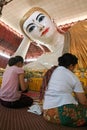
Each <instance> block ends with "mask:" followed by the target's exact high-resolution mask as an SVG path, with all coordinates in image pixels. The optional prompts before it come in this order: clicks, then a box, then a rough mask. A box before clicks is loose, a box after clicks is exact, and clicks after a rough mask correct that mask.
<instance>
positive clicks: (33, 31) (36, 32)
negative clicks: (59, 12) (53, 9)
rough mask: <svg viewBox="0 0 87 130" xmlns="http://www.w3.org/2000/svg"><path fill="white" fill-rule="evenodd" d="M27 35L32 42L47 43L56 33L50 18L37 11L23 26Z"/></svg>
mask: <svg viewBox="0 0 87 130" xmlns="http://www.w3.org/2000/svg"><path fill="white" fill-rule="evenodd" d="M23 29H24V32H25V33H26V35H27V36H28V37H29V38H30V39H32V40H39V41H45V40H46V39H48V38H50V37H51V38H52V36H53V35H54V33H55V31H56V27H55V24H54V23H53V22H52V20H51V19H50V17H49V16H48V15H46V14H43V13H42V12H40V11H35V12H34V13H33V14H32V15H31V16H30V17H29V18H28V19H27V20H26V21H25V22H24V24H23Z"/></svg>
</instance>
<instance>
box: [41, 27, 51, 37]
mask: <svg viewBox="0 0 87 130" xmlns="http://www.w3.org/2000/svg"><path fill="white" fill-rule="evenodd" d="M48 31H49V28H46V29H45V30H44V31H43V32H42V34H41V36H43V35H44V34H46V33H47V32H48Z"/></svg>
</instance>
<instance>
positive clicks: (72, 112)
mask: <svg viewBox="0 0 87 130" xmlns="http://www.w3.org/2000/svg"><path fill="white" fill-rule="evenodd" d="M43 117H44V118H45V120H47V121H49V122H52V123H57V124H60V125H65V126H71V127H79V126H84V125H87V108H86V107H84V106H82V105H75V104H67V105H63V106H61V107H58V108H51V109H48V110H43Z"/></svg>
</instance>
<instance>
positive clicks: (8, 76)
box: [0, 56, 33, 108]
mask: <svg viewBox="0 0 87 130" xmlns="http://www.w3.org/2000/svg"><path fill="white" fill-rule="evenodd" d="M8 65H9V66H8V67H7V68H6V70H5V72H4V74H3V80H2V86H1V89H0V100H1V104H2V105H3V106H5V107H9V108H22V107H26V106H31V105H32V104H33V99H32V98H31V97H27V96H26V95H24V94H23V92H25V91H26V90H27V87H28V82H25V81H24V70H23V69H22V66H23V58H22V57H21V56H15V57H12V58H11V59H9V61H8ZM19 86H20V89H21V91H20V89H19Z"/></svg>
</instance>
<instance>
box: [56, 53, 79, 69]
mask: <svg viewBox="0 0 87 130" xmlns="http://www.w3.org/2000/svg"><path fill="white" fill-rule="evenodd" d="M58 62H59V66H64V67H66V68H67V67H69V66H70V65H71V64H72V65H76V64H77V63H78V58H77V57H76V56H75V55H73V54H71V53H65V54H63V55H62V56H61V57H59V58H58Z"/></svg>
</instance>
